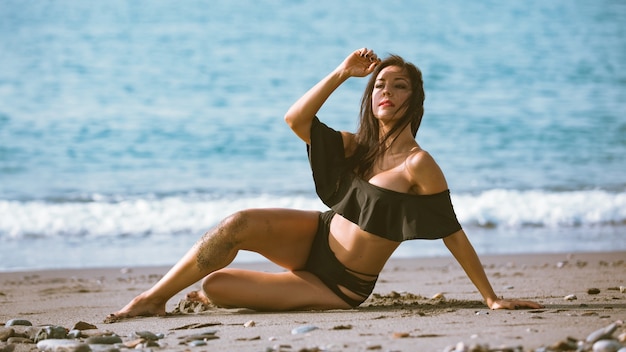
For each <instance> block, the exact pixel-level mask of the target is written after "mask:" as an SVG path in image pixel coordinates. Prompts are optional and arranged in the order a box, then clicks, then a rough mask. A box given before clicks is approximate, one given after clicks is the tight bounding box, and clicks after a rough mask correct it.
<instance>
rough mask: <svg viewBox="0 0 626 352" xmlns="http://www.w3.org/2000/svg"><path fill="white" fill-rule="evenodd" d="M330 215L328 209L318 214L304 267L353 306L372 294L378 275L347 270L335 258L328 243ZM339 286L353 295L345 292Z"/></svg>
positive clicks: (331, 212)
mask: <svg viewBox="0 0 626 352" xmlns="http://www.w3.org/2000/svg"><path fill="white" fill-rule="evenodd" d="M334 215H335V212H333V211H332V210H331V211H327V212H325V213H321V214H320V216H319V220H318V225H317V233H316V234H315V239H314V240H313V244H312V245H311V252H310V253H309V258H308V259H307V262H306V267H305V268H304V270H306V271H308V272H310V273H312V274H314V275H315V276H317V277H318V278H319V279H320V280H321V281H322V282H323V283H324V285H326V286H327V287H328V288H329V289H330V290H331V291H333V292H334V293H335V294H336V295H337V296H339V297H340V298H341V299H342V300H344V301H345V302H346V303H348V304H349V305H350V306H351V307H357V306H358V305H360V304H361V303H363V302H364V301H365V300H366V299H367V297H369V295H370V294H371V293H372V291H373V290H374V285H376V280H377V279H378V276H377V275H371V274H363V273H359V272H357V271H354V270H350V269H348V268H346V266H345V265H343V264H342V263H341V262H340V261H339V260H338V259H337V257H335V253H333V251H332V250H331V249H330V245H329V244H328V236H329V234H330V221H331V220H332V218H333V216H334ZM342 288H343V289H344V290H347V291H350V292H351V293H353V295H347V294H346V292H345V291H344V290H342Z"/></svg>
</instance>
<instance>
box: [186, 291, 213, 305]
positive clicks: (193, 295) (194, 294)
mask: <svg viewBox="0 0 626 352" xmlns="http://www.w3.org/2000/svg"><path fill="white" fill-rule="evenodd" d="M186 298H187V300H188V301H191V302H200V303H202V304H206V305H209V304H211V301H210V300H209V297H207V296H206V294H205V293H204V291H191V292H189V293H188V294H187V295H186Z"/></svg>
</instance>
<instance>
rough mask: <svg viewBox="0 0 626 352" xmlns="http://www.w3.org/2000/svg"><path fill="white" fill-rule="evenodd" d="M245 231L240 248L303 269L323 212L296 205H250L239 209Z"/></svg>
mask: <svg viewBox="0 0 626 352" xmlns="http://www.w3.org/2000/svg"><path fill="white" fill-rule="evenodd" d="M237 216H238V217H240V221H241V222H243V223H245V226H241V228H245V229H246V230H245V231H241V232H240V233H239V234H237V236H242V237H240V238H239V239H238V241H237V242H238V243H239V247H240V248H239V249H243V250H249V251H254V252H257V253H259V254H261V255H263V256H264V257H266V258H268V259H269V260H271V261H272V262H274V263H276V264H278V265H280V266H282V267H284V268H286V269H289V270H298V269H302V268H303V267H304V265H305V264H306V261H307V259H308V257H309V252H310V250H311V244H312V243H313V239H314V237H315V233H316V231H317V227H318V219H319V212H317V211H303V210H293V209H248V210H245V211H242V212H239V213H238V215H237Z"/></svg>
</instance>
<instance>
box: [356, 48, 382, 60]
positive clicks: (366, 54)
mask: <svg viewBox="0 0 626 352" xmlns="http://www.w3.org/2000/svg"><path fill="white" fill-rule="evenodd" d="M356 53H357V54H358V55H359V56H360V57H362V58H365V59H367V60H369V61H370V62H377V61H379V60H380V59H379V58H378V56H377V55H376V53H374V50H372V49H368V48H362V49H359V50H357V51H356Z"/></svg>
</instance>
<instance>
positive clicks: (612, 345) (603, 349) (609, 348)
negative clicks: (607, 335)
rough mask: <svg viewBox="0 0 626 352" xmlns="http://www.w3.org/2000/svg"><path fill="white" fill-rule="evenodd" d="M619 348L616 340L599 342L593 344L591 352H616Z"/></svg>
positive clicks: (619, 345) (620, 345)
mask: <svg viewBox="0 0 626 352" xmlns="http://www.w3.org/2000/svg"><path fill="white" fill-rule="evenodd" d="M621 347H622V344H620V343H619V342H617V341H616V340H599V341H597V342H595V343H594V344H593V352H617V350H619V349H620V348H621Z"/></svg>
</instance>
